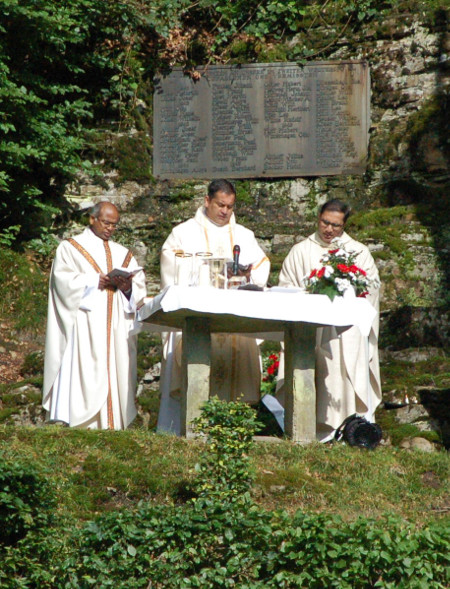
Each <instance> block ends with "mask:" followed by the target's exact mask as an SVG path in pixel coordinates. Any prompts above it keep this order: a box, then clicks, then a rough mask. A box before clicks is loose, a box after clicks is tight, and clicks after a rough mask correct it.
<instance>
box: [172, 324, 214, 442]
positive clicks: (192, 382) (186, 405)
mask: <svg viewBox="0 0 450 589" xmlns="http://www.w3.org/2000/svg"><path fill="white" fill-rule="evenodd" d="M182 371H183V385H182V395H181V432H180V433H181V435H182V436H186V437H187V438H190V437H192V436H193V434H192V426H191V422H192V420H193V419H194V417H198V416H199V415H200V408H201V406H202V405H203V403H204V402H205V401H207V400H208V398H209V377H210V372H211V334H210V332H209V321H208V319H205V318H202V317H187V318H186V320H185V323H184V329H183V353H182Z"/></svg>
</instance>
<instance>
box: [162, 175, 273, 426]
mask: <svg viewBox="0 0 450 589" xmlns="http://www.w3.org/2000/svg"><path fill="white" fill-rule="evenodd" d="M235 200H236V191H235V188H234V186H233V184H231V182H229V181H228V180H214V181H213V182H211V184H210V185H209V187H208V193H207V194H206V195H205V200H204V204H203V206H202V207H200V208H199V209H198V210H197V212H196V214H195V216H194V217H193V218H191V219H189V220H188V221H186V222H184V223H181V224H180V225H177V226H176V227H174V229H173V230H172V233H171V234H170V235H169V237H168V238H167V240H166V241H165V243H164V245H163V247H162V252H161V288H165V287H166V286H169V285H172V284H174V283H175V254H176V253H177V252H185V253H190V254H193V255H195V253H199V252H207V253H210V254H212V255H213V256H214V257H220V258H227V259H230V260H231V259H232V257H233V249H234V248H235V246H236V245H238V246H239V247H240V259H239V262H240V268H241V269H240V270H239V271H238V272H239V274H241V275H245V276H246V278H247V280H248V281H249V282H250V283H253V284H255V285H258V286H261V287H263V286H265V284H266V283H267V279H268V277H269V271H270V262H269V259H268V258H267V256H266V255H265V253H264V251H263V250H262V249H261V247H260V246H259V245H258V243H257V241H256V238H255V236H254V234H253V232H252V231H250V230H249V229H246V228H245V227H243V226H242V225H239V224H238V223H236V220H235V216H234V212H233V210H234V205H235ZM208 296H214V294H213V292H210V293H209V294H208ZM163 346H164V347H163V361H162V367H161V385H160V390H161V405H160V411H159V418H158V429H159V430H165V431H172V432H174V433H179V432H180V387H181V334H180V333H177V334H175V333H172V334H164V335H163ZM260 385H261V367H260V358H259V349H258V346H257V342H256V340H255V339H253V338H250V337H244V336H240V335H237V334H213V336H212V338H211V385H210V389H211V393H212V394H215V395H218V396H219V397H220V398H223V399H233V400H234V399H238V398H242V399H243V400H244V401H247V402H249V403H251V402H256V401H258V400H259V393H260Z"/></svg>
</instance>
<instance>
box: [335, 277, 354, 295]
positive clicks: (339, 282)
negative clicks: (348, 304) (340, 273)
mask: <svg viewBox="0 0 450 589" xmlns="http://www.w3.org/2000/svg"><path fill="white" fill-rule="evenodd" d="M335 282H336V286H337V289H338V291H339V292H345V291H346V290H347V289H348V288H350V287H351V285H352V283H351V282H350V280H348V279H347V278H336V280H335Z"/></svg>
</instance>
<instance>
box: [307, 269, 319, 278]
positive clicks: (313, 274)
mask: <svg viewBox="0 0 450 589" xmlns="http://www.w3.org/2000/svg"><path fill="white" fill-rule="evenodd" d="M316 274H317V270H316V268H314V270H313V271H312V272H311V274H310V275H309V277H310V278H312V277H313V276H315V275H316Z"/></svg>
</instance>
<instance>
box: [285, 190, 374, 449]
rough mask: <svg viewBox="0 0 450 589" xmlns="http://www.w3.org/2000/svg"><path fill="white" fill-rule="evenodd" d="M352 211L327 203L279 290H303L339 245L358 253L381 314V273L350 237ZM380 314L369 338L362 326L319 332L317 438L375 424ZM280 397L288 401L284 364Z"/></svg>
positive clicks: (370, 296) (287, 264) (334, 202)
mask: <svg viewBox="0 0 450 589" xmlns="http://www.w3.org/2000/svg"><path fill="white" fill-rule="evenodd" d="M349 214H350V207H349V206H348V205H347V204H346V203H344V202H342V201H340V200H338V199H333V200H330V201H328V202H326V203H325V204H324V205H323V206H322V208H321V210H320V213H319V218H318V227H317V231H316V232H315V233H313V234H312V235H310V236H309V237H308V238H307V239H305V240H304V241H301V242H300V243H298V244H297V245H294V247H293V248H292V249H291V251H290V252H289V254H288V255H287V257H286V259H285V260H284V262H283V266H282V269H281V272H280V278H279V285H280V286H286V287H304V286H305V282H304V281H305V279H306V278H307V277H308V276H310V274H311V272H312V271H313V270H314V269H316V268H318V267H319V266H320V260H321V258H322V256H323V255H324V254H326V253H327V252H328V251H329V250H330V249H333V247H337V246H333V244H334V243H337V244H338V245H339V246H341V247H343V248H344V249H345V250H346V251H347V252H356V253H357V256H356V259H355V264H356V265H357V266H358V267H359V268H361V269H362V270H364V271H365V273H366V276H367V278H368V280H369V282H370V284H371V285H372V287H371V288H369V293H368V295H367V299H368V301H369V302H370V303H371V304H372V305H373V307H374V308H375V309H376V310H377V311H378V310H379V278H378V270H377V268H376V266H375V262H374V259H373V257H372V255H371V253H370V252H369V249H368V248H367V247H366V246H365V245H363V244H362V243H359V242H357V241H355V240H354V239H352V238H351V237H350V236H349V235H347V233H345V231H344V229H345V224H346V221H347V219H348V216H349ZM378 326H379V318H378V313H377V315H376V318H375V319H374V322H373V324H372V328H371V331H370V334H369V337H368V338H367V337H363V336H362V335H361V333H360V331H359V329H358V328H357V327H351V328H350V329H347V330H346V331H344V332H339V331H337V330H336V328H335V327H320V328H318V329H317V338H316V412H317V438H318V439H319V440H321V441H327V440H329V439H331V438H332V437H333V435H334V432H335V430H336V429H337V428H338V427H339V426H340V425H341V424H342V422H343V421H344V419H346V418H347V417H349V416H350V415H352V414H354V413H358V414H360V415H364V417H366V419H368V420H369V421H374V415H375V409H376V407H377V405H378V404H379V403H380V401H381V384H380V369H379V362H378ZM280 364H281V366H280V368H281V370H280V373H279V381H278V389H279V391H278V393H279V397H280V400H282V399H283V386H282V385H283V374H282V365H283V362H280Z"/></svg>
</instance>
